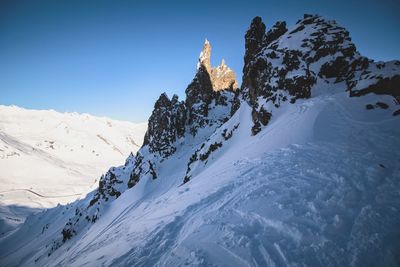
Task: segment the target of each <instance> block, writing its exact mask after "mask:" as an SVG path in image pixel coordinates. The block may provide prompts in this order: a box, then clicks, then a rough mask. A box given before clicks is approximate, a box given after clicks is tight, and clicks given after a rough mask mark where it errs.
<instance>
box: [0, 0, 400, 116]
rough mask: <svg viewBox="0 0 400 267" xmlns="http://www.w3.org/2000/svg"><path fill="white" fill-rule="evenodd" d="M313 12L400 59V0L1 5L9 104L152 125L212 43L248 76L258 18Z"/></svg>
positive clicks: (2, 81)
mask: <svg viewBox="0 0 400 267" xmlns="http://www.w3.org/2000/svg"><path fill="white" fill-rule="evenodd" d="M304 13H318V14H321V15H324V16H326V17H328V18H332V19H336V20H337V21H338V22H339V23H340V24H341V25H343V26H345V27H346V28H347V29H348V30H349V31H350V35H351V37H352V38H353V41H354V42H355V44H356V46H357V48H358V50H359V51H360V52H361V53H362V54H363V55H365V56H368V57H370V58H372V59H375V60H391V59H399V58H400V30H399V29H400V16H399V14H400V1H398V0H379V1H378V0H374V1H373V0H362V1H361V0H359V1H352V0H346V1H343V0H331V1H323V0H304V1H301V0H293V1H283V0H274V1H272V0H271V1H268V0H264V1H249V0H247V1H208V0H203V1H190V0H187V1H152V0H146V1H101V0H99V1H76V0H68V1H63V0H58V1H40V0H35V1H32V0H28V1H18V0H10V1H8V0H1V1H0V104H6V105H11V104H14V105H18V106H22V107H26V108H34V109H50V108H52V109H55V110H58V111H77V112H87V113H91V114H94V115H100V116H108V117H111V118H114V119H122V120H129V121H135V122H138V121H146V120H147V118H148V116H149V115H150V113H151V111H152V108H153V105H154V101H155V100H156V99H157V98H158V96H159V95H160V93H162V92H164V91H165V92H167V93H168V94H169V95H172V94H173V93H176V94H178V95H179V96H180V97H184V90H185V89H186V86H187V85H188V83H189V82H190V81H191V80H192V78H193V76H194V73H195V67H196V62H197V57H198V55H199V52H200V50H201V48H202V45H203V42H204V38H206V37H207V38H208V39H209V40H210V42H211V45H212V48H213V51H212V63H213V65H217V64H218V63H219V62H220V60H221V59H222V58H225V60H226V63H227V65H229V66H230V67H232V68H233V69H234V70H235V71H236V72H237V74H238V76H239V78H241V70H242V67H243V55H244V33H245V31H246V29H247V27H248V26H249V24H250V21H251V19H252V18H253V17H254V16H261V17H262V18H263V20H264V22H265V23H266V25H267V28H268V27H270V26H271V25H272V24H273V23H274V22H275V21H277V20H286V21H287V22H288V26H289V28H290V27H291V26H293V24H294V23H295V22H296V21H297V20H298V19H299V18H301V17H302V15H303V14H304Z"/></svg>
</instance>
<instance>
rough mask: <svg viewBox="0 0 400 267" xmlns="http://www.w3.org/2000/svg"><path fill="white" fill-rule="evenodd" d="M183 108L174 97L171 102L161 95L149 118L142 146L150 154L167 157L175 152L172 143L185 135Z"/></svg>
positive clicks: (182, 104) (164, 95) (176, 97)
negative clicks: (144, 146)
mask: <svg viewBox="0 0 400 267" xmlns="http://www.w3.org/2000/svg"><path fill="white" fill-rule="evenodd" d="M185 115H186V114H185V107H184V103H183V102H180V101H178V96H177V95H174V96H173V97H172V100H170V99H169V98H168V96H167V95H166V94H165V93H163V94H161V95H160V97H159V98H158V100H157V101H156V103H155V105H154V110H153V112H152V114H151V116H150V118H149V123H148V128H147V132H146V134H145V137H144V141H143V145H148V146H149V151H150V152H151V153H158V154H159V155H160V156H164V157H168V156H169V155H171V154H172V153H174V152H175V149H176V148H175V147H174V146H173V143H174V142H175V141H176V139H178V138H179V137H182V136H183V134H184V133H185V120H186V116H185Z"/></svg>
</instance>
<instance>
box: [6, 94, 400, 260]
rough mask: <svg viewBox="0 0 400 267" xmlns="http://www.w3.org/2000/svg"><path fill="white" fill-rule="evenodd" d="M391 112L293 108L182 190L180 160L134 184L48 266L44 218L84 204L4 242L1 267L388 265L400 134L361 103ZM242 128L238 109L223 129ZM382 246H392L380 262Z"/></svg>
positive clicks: (385, 116)
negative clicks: (229, 126)
mask: <svg viewBox="0 0 400 267" xmlns="http://www.w3.org/2000/svg"><path fill="white" fill-rule="evenodd" d="M390 100H391V99H390V97H388V96H376V95H368V96H367V97H365V98H352V99H350V98H349V97H348V95H347V94H346V93H344V92H342V93H336V94H333V95H329V96H320V97H315V98H313V99H309V100H304V101H298V103H296V104H294V105H290V106H287V109H286V110H285V111H282V114H280V115H279V116H276V118H275V120H274V121H273V122H272V123H271V125H270V127H269V129H268V130H267V131H265V133H264V132H262V135H258V136H255V137H254V136H251V135H250V127H251V125H250V123H248V124H247V125H246V124H245V123H243V124H241V126H240V127H239V128H238V130H237V132H236V134H234V135H233V137H232V138H231V139H230V140H229V143H227V144H226V146H225V147H224V148H223V150H221V151H218V153H216V154H215V155H213V157H214V160H213V163H212V164H210V165H209V166H208V168H206V169H205V170H204V171H202V172H200V173H199V174H197V175H196V176H194V177H193V178H192V180H191V182H190V183H187V184H185V185H182V186H180V185H181V183H182V180H181V178H182V175H178V174H179V172H183V171H184V170H182V169H181V170H180V164H178V161H179V160H180V158H181V157H185V155H186V154H187V151H185V150H179V151H178V152H177V154H176V157H174V158H173V159H170V161H171V162H169V164H166V165H170V166H171V165H173V166H174V168H173V169H165V171H163V170H161V171H160V175H159V176H160V179H157V180H152V179H142V180H140V181H139V183H138V184H137V185H136V186H135V187H133V188H132V189H131V190H128V191H126V192H125V193H124V194H122V196H121V197H120V198H118V199H116V200H115V201H114V202H112V203H111V204H110V206H108V207H107V211H106V212H105V213H104V214H103V217H102V218H101V219H100V220H98V221H97V222H96V223H95V224H93V225H92V226H91V227H90V228H88V229H86V230H85V231H83V232H81V233H79V234H78V236H77V237H76V238H73V239H71V240H69V241H68V242H66V243H65V244H64V245H63V246H61V247H60V248H59V249H58V250H56V251H55V252H53V253H52V254H51V255H50V257H48V256H47V251H48V247H46V242H49V240H51V238H52V235H54V234H55V233H58V232H60V231H61V227H63V222H62V221H57V220H55V221H52V222H51V223H48V220H49V219H48V218H52V217H53V216H54V215H55V214H59V213H60V212H63V213H64V212H65V213H70V214H72V213H75V208H76V207H78V206H79V205H82V203H75V204H73V205H72V206H67V207H58V208H56V209H53V210H50V211H49V212H46V213H43V214H42V215H41V216H37V217H34V218H30V220H28V222H27V223H26V224H25V225H24V226H23V227H22V228H21V230H20V231H19V232H17V233H16V234H15V235H14V236H11V237H10V238H7V239H6V240H3V242H7V244H15V246H13V245H10V246H7V247H3V246H2V248H1V254H0V255H2V257H4V256H6V257H5V258H3V263H5V264H6V265H8V264H17V265H21V264H22V265H24V264H25V265H31V264H33V262H34V261H35V260H37V264H38V266H39V265H41V266H42V265H43V264H49V265H50V266H53V265H57V264H61V265H65V264H73V265H75V266H82V265H85V264H89V265H90V266H99V265H103V264H104V265H113V266H131V265H136V266H142V265H146V266H148V265H154V264H155V265H166V266H177V265H185V264H190V265H197V264H198V265H208V264H218V265H222V266H236V265H270V266H281V265H283V266H284V265H295V264H311V265H322V266H326V265H342V264H345V265H347V264H348V263H354V265H358V266H362V265H363V263H368V262H369V261H370V260H376V259H384V260H385V262H382V263H383V264H382V265H390V264H393V263H395V262H396V257H397V256H396V251H394V250H392V249H391V248H398V247H399V245H400V244H399V241H398V240H399V239H398V238H396V237H398V234H399V230H398V229H397V230H396V227H395V225H399V223H400V216H399V209H400V195H399V188H400V187H399V186H400V185H399V179H398V177H399V174H400V168H399V164H398V162H399V159H400V153H399V150H395V149H392V148H393V147H400V140H399V138H398V136H400V122H399V120H398V118H395V117H393V116H391V112H388V111H387V110H374V111H367V110H365V105H366V104H367V103H370V102H373V101H384V102H390ZM391 108H392V107H391ZM249 116H250V110H249V108H248V107H246V106H242V107H241V108H240V110H239V111H238V112H237V113H236V114H235V116H234V117H233V118H232V121H235V120H237V121H241V122H245V121H250V120H249ZM246 118H247V120H246ZM84 201H85V200H83V201H81V202H84ZM86 203H87V200H86ZM84 205H85V204H84ZM84 205H83V206H84ZM45 222H46V223H47V224H44V223H45ZM365 224H366V225H365ZM44 226H46V227H47V228H46V229H44V228H43V227H44ZM42 228H43V229H44V230H43V229H42ZM32 233H35V234H34V235H33V236H31V235H32ZM20 238H23V239H24V243H23V244H20V243H19V241H18V240H19V239H20ZM3 244H4V243H3ZM17 244H18V245H17ZM382 244H391V246H389V250H388V251H385V255H377V253H383V251H381V246H382ZM20 246H21V247H20ZM16 247H18V249H17V250H15V248H16ZM343 248H345V249H343ZM372 251H374V254H373V255H371V254H370V253H371V252H372ZM27 253H29V254H27Z"/></svg>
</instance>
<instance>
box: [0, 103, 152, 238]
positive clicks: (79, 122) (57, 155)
mask: <svg viewBox="0 0 400 267" xmlns="http://www.w3.org/2000/svg"><path fill="white" fill-rule="evenodd" d="M146 128H147V125H146V124H145V123H142V124H135V123H131V122H121V121H115V120H111V119H108V118H99V117H94V116H92V115H89V114H77V113H58V112H56V111H49V110H29V109H23V108H19V107H16V106H0V170H1V171H0V184H1V189H0V233H1V235H3V234H4V233H5V232H7V231H8V230H11V229H13V228H14V227H16V226H18V225H19V224H20V223H22V222H23V221H24V220H25V218H26V217H27V216H28V215H30V214H31V213H33V212H36V211H38V210H41V209H43V208H50V207H55V206H56V205H57V204H58V203H60V204H67V203H69V202H72V201H74V200H76V199H77V198H79V197H85V195H86V193H88V192H89V191H91V190H93V189H94V188H95V186H96V185H97V184H98V182H97V181H98V177H99V176H100V175H101V174H102V172H104V169H105V168H107V167H109V166H110V165H120V164H121V163H123V162H124V161H125V158H126V157H127V156H129V154H130V153H136V151H137V150H138V149H139V147H140V146H141V144H142V142H143V136H144V132H145V131H146Z"/></svg>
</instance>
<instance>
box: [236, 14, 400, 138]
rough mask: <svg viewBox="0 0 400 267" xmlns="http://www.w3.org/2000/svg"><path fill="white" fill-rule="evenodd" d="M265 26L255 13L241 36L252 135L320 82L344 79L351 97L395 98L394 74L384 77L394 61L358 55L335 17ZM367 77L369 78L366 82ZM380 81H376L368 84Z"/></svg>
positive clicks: (313, 17) (244, 89) (310, 17)
mask: <svg viewBox="0 0 400 267" xmlns="http://www.w3.org/2000/svg"><path fill="white" fill-rule="evenodd" d="M265 29H266V27H265V25H264V23H263V22H262V20H261V18H259V17H256V18H254V19H253V21H252V23H251V25H250V28H249V29H248V31H247V33H246V36H245V44H246V53H245V58H244V68H243V84H242V86H241V94H242V97H243V99H244V100H245V101H247V102H248V103H249V104H250V105H251V107H252V109H253V111H252V119H253V123H254V126H253V128H252V133H253V134H254V135H255V134H257V133H258V132H260V131H261V129H262V127H263V126H265V125H267V124H268V122H269V120H270V119H271V117H272V116H273V110H274V109H276V108H279V106H280V105H281V104H282V103H283V102H286V101H289V102H290V103H294V102H295V101H296V100H297V99H301V98H309V97H311V94H312V89H313V88H317V87H321V84H323V83H325V84H337V83H344V84H345V87H346V90H348V91H350V95H351V96H356V95H360V94H362V93H363V92H365V93H367V92H376V93H389V94H392V95H393V96H398V92H397V91H396V92H395V91H394V89H391V88H399V87H398V85H397V86H396V84H397V83H398V78H395V77H394V78H386V79H384V77H385V75H387V74H388V75H389V76H391V74H390V73H391V72H392V73H395V72H396V71H398V68H397V67H395V66H393V65H396V64H398V63H378V64H377V63H374V62H373V61H371V60H369V59H367V58H365V57H363V56H361V55H360V54H359V53H358V52H357V50H356V47H355V45H354V44H353V43H352V41H351V38H350V36H349V33H348V31H346V29H344V28H343V27H341V26H339V25H338V24H337V23H336V22H335V21H332V20H326V19H324V18H323V17H321V16H318V15H307V14H306V15H304V18H303V19H301V20H299V21H298V22H297V23H296V25H295V27H294V28H293V29H292V30H291V31H288V30H287V29H286V23H285V22H277V23H276V24H275V25H274V26H273V27H272V28H271V29H270V30H269V31H268V32H265ZM384 68H385V70H383V69H384ZM377 69H379V70H381V71H377ZM391 69H395V71H392V70H391ZM371 77H372V82H367V83H366V82H365V80H368V79H371ZM378 81H379V83H378V85H375V86H372V87H371V86H366V84H369V83H372V84H373V83H375V82H378ZM361 87H366V88H364V89H361ZM382 87H385V88H386V89H384V88H382Z"/></svg>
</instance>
